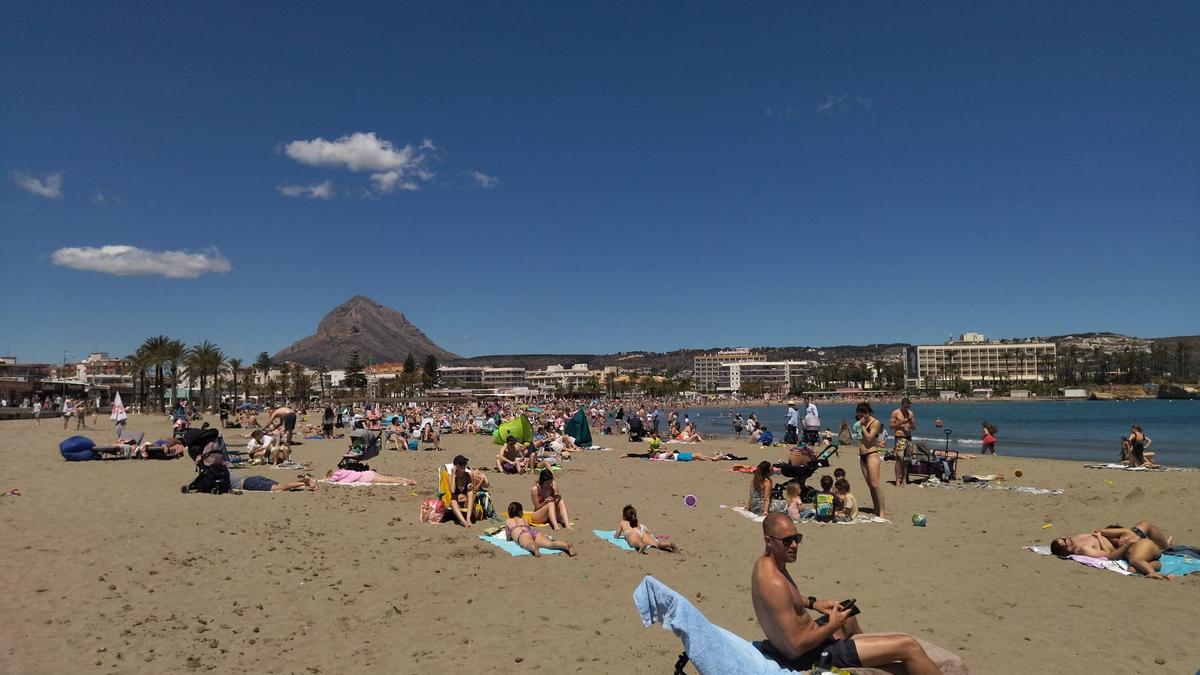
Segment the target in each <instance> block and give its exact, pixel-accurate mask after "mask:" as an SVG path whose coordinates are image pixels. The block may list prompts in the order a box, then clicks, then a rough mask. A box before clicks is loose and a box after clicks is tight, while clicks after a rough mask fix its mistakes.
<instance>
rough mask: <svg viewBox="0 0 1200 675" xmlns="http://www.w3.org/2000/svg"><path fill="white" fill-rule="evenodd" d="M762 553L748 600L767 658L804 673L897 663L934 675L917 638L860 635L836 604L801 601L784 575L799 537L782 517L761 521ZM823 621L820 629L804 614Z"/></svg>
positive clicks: (853, 620) (920, 673)
mask: <svg viewBox="0 0 1200 675" xmlns="http://www.w3.org/2000/svg"><path fill="white" fill-rule="evenodd" d="M763 535H764V536H763V539H764V541H765V543H766V552H765V553H764V554H763V556H762V557H760V558H759V559H758V560H757V561H756V562H755V563H754V572H753V574H752V575H751V577H750V597H751V600H752V602H753V604H754V614H755V616H757V617H758V623H759V625H761V626H762V629H763V633H765V634H766V636H767V641H768V647H769V649H767V650H764V653H765V654H766V656H767V657H768V658H770V659H772V660H773V661H775V662H776V663H778V664H779V665H780V666H782V667H784V668H791V669H794V670H807V669H809V668H811V667H812V666H814V665H820V666H822V667H824V668H861V667H871V666H880V665H884V664H888V663H893V662H895V661H899V662H901V664H902V665H903V667H904V669H905V671H906V672H908V673H910V674H912V675H937V674H939V673H941V671H940V670H939V669H938V667H937V665H936V664H934V662H933V661H932V660H931V659H930V658H929V655H928V654H926V653H925V650H924V649H923V648H922V647H921V644H920V643H919V642H917V640H916V638H914V637H913V636H911V635H906V634H904V633H864V632H862V627H861V626H860V625H859V623H858V619H857V617H851V616H849V615H850V610H848V609H843V608H842V606H841V605H840V604H839V603H838V601H836V600H832V599H822V600H818V599H817V598H815V597H813V596H811V595H810V596H807V597H805V596H804V595H802V594H801V593H800V589H799V588H797V587H796V582H795V581H794V580H793V579H792V576H791V575H790V574H788V570H787V566H788V563H791V562H795V561H796V553H797V552H798V551H799V548H800V542H801V541H802V540H803V537H804V535H802V534H800V533H799V532H797V531H796V524H795V523H793V522H792V521H791V519H790V518H788V516H787V514H786V513H769V514H767V517H766V519H765V520H764V521H763ZM809 610H815V611H817V612H820V613H821V614H824V615H825V616H827V617H828V621H827V622H826V623H825V624H824V625H817V622H816V621H814V620H813V619H812V617H811V616H809V614H808V612H809Z"/></svg>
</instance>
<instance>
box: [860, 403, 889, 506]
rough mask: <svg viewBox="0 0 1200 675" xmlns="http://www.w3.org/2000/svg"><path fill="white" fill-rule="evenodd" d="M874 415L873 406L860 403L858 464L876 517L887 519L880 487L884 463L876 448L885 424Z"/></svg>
mask: <svg viewBox="0 0 1200 675" xmlns="http://www.w3.org/2000/svg"><path fill="white" fill-rule="evenodd" d="M872 413H873V411H872V410H871V404H870V403H867V402H866V401H864V402H862V403H859V404H858V407H857V408H856V409H855V411H854V417H855V418H856V419H857V420H858V424H859V425H860V426H861V427H862V438H861V439H859V441H858V464H859V468H860V469H862V474H863V480H865V481H866V482H867V489H868V490H870V491H871V506H872V507H873V508H874V510H875V515H877V516H879V517H880V518H886V517H887V515H886V514H885V512H884V508H883V489H882V488H881V487H880V480H879V465H880V464H882V463H883V460H882V459H881V458H880V457H879V451H878V450H877V449H876V448H875V445H876V442H877V441H878V439H879V434H880V433H882V431H883V424H881V423H880V422H879V420H877V419H875V418H874V417H872Z"/></svg>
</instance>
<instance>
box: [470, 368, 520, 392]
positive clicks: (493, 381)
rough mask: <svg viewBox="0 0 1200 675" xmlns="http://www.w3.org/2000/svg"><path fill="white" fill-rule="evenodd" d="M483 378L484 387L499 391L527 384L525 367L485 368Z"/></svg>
mask: <svg viewBox="0 0 1200 675" xmlns="http://www.w3.org/2000/svg"><path fill="white" fill-rule="evenodd" d="M481 379H482V381H483V386H484V387H487V388H491V389H495V390H497V391H502V390H505V389H516V388H518V387H524V386H525V385H526V382H525V369H524V368H515V367H504V368H484V369H483V373H482V378H481Z"/></svg>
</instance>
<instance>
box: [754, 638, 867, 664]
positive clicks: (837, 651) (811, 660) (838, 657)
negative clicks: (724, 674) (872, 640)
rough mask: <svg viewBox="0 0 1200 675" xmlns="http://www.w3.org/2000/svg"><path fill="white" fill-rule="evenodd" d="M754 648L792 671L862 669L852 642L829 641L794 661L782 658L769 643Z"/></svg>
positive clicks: (758, 644) (759, 643)
mask: <svg viewBox="0 0 1200 675" xmlns="http://www.w3.org/2000/svg"><path fill="white" fill-rule="evenodd" d="M754 646H755V647H757V648H758V649H759V651H761V652H762V653H763V656H765V657H767V658H768V659H770V660H772V661H774V662H775V663H777V664H779V665H780V666H783V667H784V668H790V669H792V670H808V669H810V668H812V667H813V666H821V667H822V668H826V669H829V668H861V667H862V661H859V659H858V646H857V645H855V644H854V640H829V641H828V642H826V643H825V644H823V645H820V646H817V647H814V648H813V649H810V650H809V651H807V652H805V653H803V654H801V655H800V656H799V657H797V658H795V659H788V658H786V657H784V656H783V655H782V654H780V653H779V652H778V651H776V650H775V647H774V646H773V645H772V644H771V643H770V642H766V641H763V642H755V643H754Z"/></svg>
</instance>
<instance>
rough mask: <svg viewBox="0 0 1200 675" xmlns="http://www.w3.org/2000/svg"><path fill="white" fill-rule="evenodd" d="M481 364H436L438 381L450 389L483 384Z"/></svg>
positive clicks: (475, 386) (472, 387) (477, 386)
mask: <svg viewBox="0 0 1200 675" xmlns="http://www.w3.org/2000/svg"><path fill="white" fill-rule="evenodd" d="M484 370H486V369H485V368H484V367H483V366H438V382H440V383H441V385H442V386H443V387H450V388H452V389H457V388H468V389H475V388H479V387H482V386H483V371H484Z"/></svg>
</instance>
